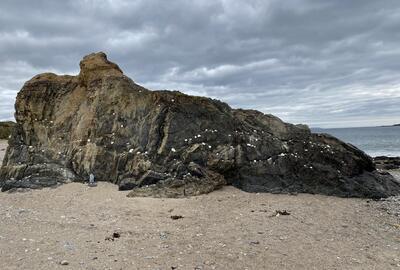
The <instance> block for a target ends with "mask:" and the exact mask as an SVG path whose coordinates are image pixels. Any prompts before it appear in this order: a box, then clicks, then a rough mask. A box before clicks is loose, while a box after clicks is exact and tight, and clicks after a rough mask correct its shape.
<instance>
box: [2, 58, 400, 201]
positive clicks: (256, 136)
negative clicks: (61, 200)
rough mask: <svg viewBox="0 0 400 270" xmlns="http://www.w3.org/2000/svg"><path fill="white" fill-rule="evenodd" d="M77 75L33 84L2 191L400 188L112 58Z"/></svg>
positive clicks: (349, 153)
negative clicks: (140, 81)
mask: <svg viewBox="0 0 400 270" xmlns="http://www.w3.org/2000/svg"><path fill="white" fill-rule="evenodd" d="M80 67H81V71H80V73H79V75H78V76H57V75H55V74H51V73H46V74H41V75H37V76H35V77H34V78H32V79H31V80H30V81H28V82H27V83H25V85H24V87H23V88H22V90H21V91H20V92H19V94H18V97H17V101H16V105H15V108H16V114H15V116H16V120H17V126H16V128H15V129H14V132H13V135H12V137H11V139H10V140H9V147H8V149H7V153H6V157H5V159H4V162H3V167H2V169H1V175H0V183H1V186H2V190H8V189H11V188H18V187H28V188H39V187H44V186H53V185H57V184H59V183H64V182H67V181H84V180H86V179H87V178H88V174H89V173H91V172H92V173H93V174H94V175H95V177H96V179H97V180H99V181H109V182H113V183H116V184H118V185H119V187H120V189H123V190H126V189H132V191H131V193H130V196H163V197H181V196H187V195H198V194H201V193H207V192H210V191H212V190H214V189H217V188H219V187H221V186H223V185H226V184H232V185H234V186H236V187H238V188H240V189H243V190H245V191H250V192H279V193H297V192H308V193H320V194H327V195H337V196H344V197H348V196H355V197H386V196H389V195H394V194H399V193H400V184H399V183H398V182H396V181H395V180H394V179H393V178H392V177H391V176H390V175H385V174H380V173H378V172H377V171H376V170H375V167H374V165H373V162H372V160H371V158H370V157H368V156H367V155H366V154H364V153H363V152H362V151H360V150H358V149H357V148H355V147H353V146H351V145H349V144H346V143H343V142H341V141H339V140H338V139H336V138H334V137H332V136H329V135H326V134H312V133H311V132H310V130H309V129H308V128H307V127H306V126H302V125H298V126H295V125H291V124H287V123H284V122H282V121H281V120H280V119H278V118H276V117H274V116H272V115H266V114H263V113H261V112H258V111H253V110H241V109H237V110H236V109H232V108H230V107H229V106H228V105H227V104H225V103H222V102H220V101H217V100H212V99H209V98H203V97H193V96H188V95H185V94H182V93H180V92H170V91H149V90H147V89H145V88H143V87H141V86H139V85H137V84H135V83H134V82H133V81H132V80H131V79H129V78H128V77H126V76H124V75H123V72H122V71H121V70H120V68H119V67H118V66H117V65H116V64H113V63H111V62H109V61H108V60H107V58H106V56H105V54H104V53H97V54H91V55H88V56H86V57H85V58H84V59H83V60H82V61H81V63H80Z"/></svg>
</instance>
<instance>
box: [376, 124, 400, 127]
mask: <svg viewBox="0 0 400 270" xmlns="http://www.w3.org/2000/svg"><path fill="white" fill-rule="evenodd" d="M379 127H400V124H394V125H389V126H379Z"/></svg>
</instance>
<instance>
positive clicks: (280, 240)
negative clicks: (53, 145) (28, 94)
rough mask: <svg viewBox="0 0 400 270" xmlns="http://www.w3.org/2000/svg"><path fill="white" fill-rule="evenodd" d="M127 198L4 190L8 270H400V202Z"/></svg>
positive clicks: (242, 196) (1, 223) (71, 189)
mask: <svg viewBox="0 0 400 270" xmlns="http://www.w3.org/2000/svg"><path fill="white" fill-rule="evenodd" d="M2 149H5V143H4V142H2V144H1V146H0V150H1V155H3V150H2ZM126 194H127V193H126V192H122V191H117V187H116V186H114V185H112V184H109V183H100V184H99V185H98V186H97V187H94V188H90V187H88V186H86V185H83V184H79V183H71V184H66V185H63V186H60V187H58V188H55V189H49V188H46V189H42V190H29V191H23V192H14V193H0V215H1V219H0V261H1V269H32V270H33V269H400V256H399V254H400V217H399V216H397V215H396V209H398V208H396V207H399V204H400V203H399V202H398V201H397V202H396V200H394V199H393V200H391V201H386V202H385V201H372V200H366V199H343V198H336V197H328V196H320V195H308V194H299V195H297V196H290V195H275V194H254V193H253V194H251V193H246V192H243V191H240V190H238V189H236V188H233V187H225V188H223V189H221V190H218V191H215V192H212V193H210V194H207V195H202V196H197V197H190V198H185V199H153V198H127V197H126ZM276 211H282V213H285V211H286V214H288V215H277V212H276ZM171 217H174V218H175V219H172V218H171ZM180 217H181V218H180ZM61 263H62V264H61Z"/></svg>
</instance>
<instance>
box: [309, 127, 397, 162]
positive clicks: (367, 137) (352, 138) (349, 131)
mask: <svg viewBox="0 0 400 270" xmlns="http://www.w3.org/2000/svg"><path fill="white" fill-rule="evenodd" d="M312 131H313V132H317V133H328V134H331V135H333V136H335V137H336V138H338V139H341V140H342V141H345V142H347V143H351V144H352V145H354V146H356V147H358V148H359V149H361V150H363V151H364V152H365V153H367V154H368V155H370V156H372V157H376V156H389V157H398V156H400V126H391V127H357V128H313V129H312Z"/></svg>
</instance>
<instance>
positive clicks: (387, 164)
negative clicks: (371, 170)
mask: <svg viewBox="0 0 400 270" xmlns="http://www.w3.org/2000/svg"><path fill="white" fill-rule="evenodd" d="M373 160H374V163H375V167H376V168H377V169H380V170H397V169H400V157H386V156H378V157H374V158H373Z"/></svg>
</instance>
